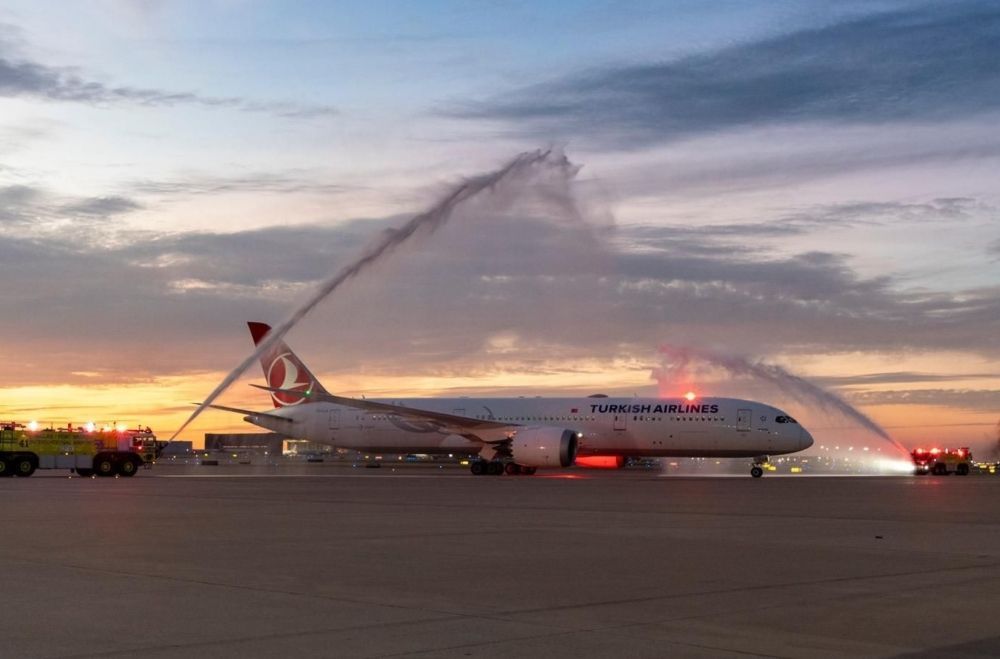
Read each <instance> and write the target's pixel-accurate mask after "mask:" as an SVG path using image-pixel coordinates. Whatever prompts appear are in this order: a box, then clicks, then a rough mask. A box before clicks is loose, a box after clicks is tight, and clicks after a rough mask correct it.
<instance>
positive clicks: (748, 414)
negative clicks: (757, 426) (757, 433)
mask: <svg viewBox="0 0 1000 659" xmlns="http://www.w3.org/2000/svg"><path fill="white" fill-rule="evenodd" d="M752 418H753V410H736V429H737V430H750V420H751V419H752Z"/></svg>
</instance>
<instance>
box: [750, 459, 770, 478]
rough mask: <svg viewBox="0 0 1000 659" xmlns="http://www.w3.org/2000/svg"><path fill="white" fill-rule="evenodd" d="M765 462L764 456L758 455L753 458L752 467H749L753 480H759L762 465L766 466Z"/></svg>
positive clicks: (762, 469) (766, 460) (762, 470)
mask: <svg viewBox="0 0 1000 659" xmlns="http://www.w3.org/2000/svg"><path fill="white" fill-rule="evenodd" d="M767 462H768V459H767V456H766V455H758V456H757V457H756V458H754V459H753V466H752V467H750V475H751V476H753V477H754V478H760V477H761V476H763V475H764V467H763V466H762V465H766V464H767Z"/></svg>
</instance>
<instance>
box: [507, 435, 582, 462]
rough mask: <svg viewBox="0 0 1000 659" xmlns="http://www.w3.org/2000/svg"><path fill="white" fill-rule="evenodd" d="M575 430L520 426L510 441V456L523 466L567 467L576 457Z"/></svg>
mask: <svg viewBox="0 0 1000 659" xmlns="http://www.w3.org/2000/svg"><path fill="white" fill-rule="evenodd" d="M576 444H577V439H576V431H575V430H567V429H566V428H553V427H551V426H530V427H527V428H520V429H518V431H517V434H516V435H514V439H513V440H512V441H511V445H510V450H511V457H513V458H514V462H516V463H517V464H519V465H521V466H523V467H568V466H570V465H571V464H573V460H575V459H576Z"/></svg>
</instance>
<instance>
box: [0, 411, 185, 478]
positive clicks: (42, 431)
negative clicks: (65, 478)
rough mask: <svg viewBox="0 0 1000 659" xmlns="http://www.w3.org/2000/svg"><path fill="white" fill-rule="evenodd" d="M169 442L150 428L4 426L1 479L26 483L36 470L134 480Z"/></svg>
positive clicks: (0, 445) (0, 447)
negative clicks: (62, 470)
mask: <svg viewBox="0 0 1000 659" xmlns="http://www.w3.org/2000/svg"><path fill="white" fill-rule="evenodd" d="M166 444H167V443H166V442H161V441H158V440H157V439H156V435H154V434H153V432H152V431H151V430H150V429H149V428H148V427H146V428H134V429H127V428H125V427H123V426H104V427H101V428H98V427H96V426H95V425H94V424H92V423H88V424H85V425H84V426H81V427H76V428H74V427H73V426H72V424H70V425H69V426H68V427H66V428H40V427H39V426H38V424H36V423H35V422H31V423H28V424H21V423H14V422H6V423H0V477H4V476H22V477H27V476H31V475H32V474H33V473H35V470H36V469H70V470H73V471H75V472H76V473H77V474H79V475H80V476H95V475H96V476H126V477H128V476H134V475H135V473H136V472H137V471H138V470H139V469H140V468H143V467H145V468H149V467H150V466H151V465H152V464H153V461H155V460H156V458H158V457H159V455H160V452H161V451H163V447H164V446H166Z"/></svg>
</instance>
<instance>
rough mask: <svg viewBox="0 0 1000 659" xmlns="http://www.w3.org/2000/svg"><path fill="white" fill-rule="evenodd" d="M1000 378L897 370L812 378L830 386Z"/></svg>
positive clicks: (993, 374)
mask: <svg viewBox="0 0 1000 659" xmlns="http://www.w3.org/2000/svg"><path fill="white" fill-rule="evenodd" d="M995 378H1000V374H997V373H965V374H958V375H943V374H941V373H917V372H913V371H896V372H892V373H865V374H861V375H846V376H826V377H814V378H811V379H812V380H813V381H814V382H816V383H817V384H822V385H824V386H829V387H845V386H846V387H851V386H868V385H873V384H919V383H924V382H959V381H966V380H978V379H995Z"/></svg>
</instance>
